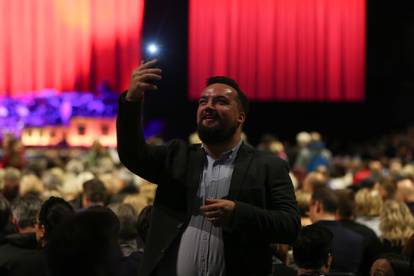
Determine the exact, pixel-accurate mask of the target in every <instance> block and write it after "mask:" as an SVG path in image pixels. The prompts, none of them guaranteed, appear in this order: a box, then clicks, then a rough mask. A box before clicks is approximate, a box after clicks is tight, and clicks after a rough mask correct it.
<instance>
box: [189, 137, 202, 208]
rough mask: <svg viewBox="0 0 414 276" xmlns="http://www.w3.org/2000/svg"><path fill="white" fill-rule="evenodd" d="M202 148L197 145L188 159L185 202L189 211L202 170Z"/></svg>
mask: <svg viewBox="0 0 414 276" xmlns="http://www.w3.org/2000/svg"><path fill="white" fill-rule="evenodd" d="M204 158H205V155H204V152H203V149H202V148H201V147H200V145H198V147H197V148H196V149H195V150H194V151H193V152H192V154H191V155H190V159H189V165H188V170H189V173H188V182H187V183H188V187H187V188H188V193H187V204H188V206H189V207H190V208H189V211H190V212H191V210H193V207H194V202H195V200H194V199H195V198H196V196H197V191H198V187H199V186H200V179H201V172H202V170H203V162H204Z"/></svg>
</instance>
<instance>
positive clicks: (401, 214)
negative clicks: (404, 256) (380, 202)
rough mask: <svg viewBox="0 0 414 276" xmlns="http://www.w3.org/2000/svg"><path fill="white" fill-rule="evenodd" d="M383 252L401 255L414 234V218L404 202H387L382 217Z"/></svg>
mask: <svg viewBox="0 0 414 276" xmlns="http://www.w3.org/2000/svg"><path fill="white" fill-rule="evenodd" d="M380 221H381V222H380V231H381V235H380V238H381V241H382V244H383V252H386V253H387V252H390V253H397V254H400V253H401V250H402V247H403V246H404V245H405V243H406V242H407V240H408V239H409V238H410V237H411V235H413V234H414V217H413V215H412V214H411V212H410V209H408V207H407V205H405V203H404V202H400V201H396V200H387V201H386V202H385V203H384V207H383V211H382V213H381V215H380Z"/></svg>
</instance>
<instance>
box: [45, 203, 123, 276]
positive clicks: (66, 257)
mask: <svg viewBox="0 0 414 276" xmlns="http://www.w3.org/2000/svg"><path fill="white" fill-rule="evenodd" d="M118 234H119V220H118V218H117V217H116V215H115V214H114V213H113V212H112V211H111V210H110V209H109V208H106V207H101V206H93V207H90V208H88V209H86V210H84V211H82V212H79V213H76V214H75V215H74V216H72V217H70V218H69V219H67V220H65V221H64V222H63V223H61V224H60V225H58V226H57V227H56V229H55V230H54V231H53V233H52V235H51V236H50V239H49V241H48V243H47V245H46V251H45V253H46V258H47V261H48V264H49V271H50V275H51V276H66V275H67V276H72V275H78V276H115V275H119V269H120V267H119V261H120V258H119V256H121V253H120V252H121V251H120V248H119V245H118Z"/></svg>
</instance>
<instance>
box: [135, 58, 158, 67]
mask: <svg viewBox="0 0 414 276" xmlns="http://www.w3.org/2000/svg"><path fill="white" fill-rule="evenodd" d="M155 64H157V60H156V59H152V60H150V61H147V62H145V63H143V64H141V65H140V66H139V68H141V69H146V68H150V67H153V66H154V65H155Z"/></svg>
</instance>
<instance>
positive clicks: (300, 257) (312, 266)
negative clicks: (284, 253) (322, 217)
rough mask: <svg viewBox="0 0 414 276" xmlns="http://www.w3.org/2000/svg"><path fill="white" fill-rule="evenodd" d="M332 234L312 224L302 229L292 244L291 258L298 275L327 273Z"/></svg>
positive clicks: (320, 226)
mask: <svg viewBox="0 0 414 276" xmlns="http://www.w3.org/2000/svg"><path fill="white" fill-rule="evenodd" d="M332 240H333V234H332V232H331V231H330V230H329V229H328V228H326V227H324V226H322V225H320V224H312V225H308V226H305V227H303V228H302V231H301V232H300V234H299V237H298V239H297V240H296V241H295V242H294V243H293V258H294V260H295V263H296V265H297V267H298V275H321V274H325V273H328V272H329V269H330V266H331V263H332V256H331V254H330V252H331V245H332Z"/></svg>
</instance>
